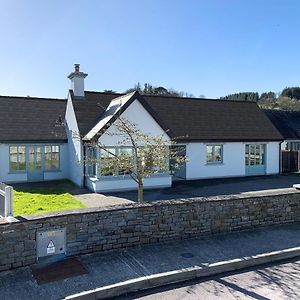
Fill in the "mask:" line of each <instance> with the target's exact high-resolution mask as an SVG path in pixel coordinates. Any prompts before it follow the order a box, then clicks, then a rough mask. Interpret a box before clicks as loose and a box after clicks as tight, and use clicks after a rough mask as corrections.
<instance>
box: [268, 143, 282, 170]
mask: <svg viewBox="0 0 300 300" xmlns="http://www.w3.org/2000/svg"><path fill="white" fill-rule="evenodd" d="M279 147H280V146H279V143H276V142H273V143H268V144H267V145H266V148H267V154H266V173H267V174H278V173H279V161H280V153H279V151H280V148H279Z"/></svg>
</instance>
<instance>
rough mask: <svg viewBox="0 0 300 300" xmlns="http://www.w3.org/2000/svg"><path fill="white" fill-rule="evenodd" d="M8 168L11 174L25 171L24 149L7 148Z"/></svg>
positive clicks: (21, 147)
mask: <svg viewBox="0 0 300 300" xmlns="http://www.w3.org/2000/svg"><path fill="white" fill-rule="evenodd" d="M9 167H10V171H11V172H17V171H25V170H26V147H25V146H10V147H9Z"/></svg>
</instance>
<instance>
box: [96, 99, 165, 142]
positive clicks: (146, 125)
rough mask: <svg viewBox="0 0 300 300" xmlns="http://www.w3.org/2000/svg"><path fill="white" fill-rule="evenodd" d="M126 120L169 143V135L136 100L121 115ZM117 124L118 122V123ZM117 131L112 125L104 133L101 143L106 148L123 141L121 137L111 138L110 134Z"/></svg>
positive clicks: (100, 139)
mask: <svg viewBox="0 0 300 300" xmlns="http://www.w3.org/2000/svg"><path fill="white" fill-rule="evenodd" d="M121 116H122V117H123V118H124V119H127V120H129V121H131V122H133V123H135V124H137V125H138V128H139V129H140V130H141V131H142V132H144V133H146V134H150V135H153V136H159V135H163V136H164V138H165V139H166V141H169V137H168V135H167V134H166V133H165V132H164V130H163V129H162V128H161V127H160V126H159V125H158V124H157V122H156V121H155V120H154V119H153V118H152V116H151V115H150V114H149V113H148V112H147V110H146V109H145V108H144V107H143V105H142V104H141V103H140V102H139V101H138V100H135V101H133V102H132V103H131V105H130V106H129V107H128V108H127V109H126V110H125V111H124V112H123V114H122V115H121ZM116 122H117V121H116ZM115 131H116V127H115V126H114V125H112V126H111V127H110V128H109V129H108V130H107V132H106V133H104V134H103V135H102V136H101V137H100V138H99V141H100V142H101V143H102V144H103V145H105V146H116V145H118V141H122V137H120V136H116V135H114V136H111V135H110V134H111V133H113V132H115Z"/></svg>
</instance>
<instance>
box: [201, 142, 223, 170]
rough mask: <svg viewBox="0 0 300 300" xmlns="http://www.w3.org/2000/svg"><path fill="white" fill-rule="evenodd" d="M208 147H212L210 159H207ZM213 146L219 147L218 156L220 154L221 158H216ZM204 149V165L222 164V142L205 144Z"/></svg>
mask: <svg viewBox="0 0 300 300" xmlns="http://www.w3.org/2000/svg"><path fill="white" fill-rule="evenodd" d="M208 147H212V161H209V160H208V155H207V154H208V152H207V150H208V149H207V148H208ZM215 147H220V152H221V154H220V156H221V160H216V159H215V158H216V150H215ZM205 149H206V165H221V164H223V154H224V151H223V144H206V145H205Z"/></svg>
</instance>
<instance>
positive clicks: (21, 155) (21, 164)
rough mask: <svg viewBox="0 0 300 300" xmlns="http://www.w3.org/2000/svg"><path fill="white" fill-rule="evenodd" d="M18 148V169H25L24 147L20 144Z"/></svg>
mask: <svg viewBox="0 0 300 300" xmlns="http://www.w3.org/2000/svg"><path fill="white" fill-rule="evenodd" d="M18 148H19V170H22V171H25V170H26V147H25V146H20V147H18Z"/></svg>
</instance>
